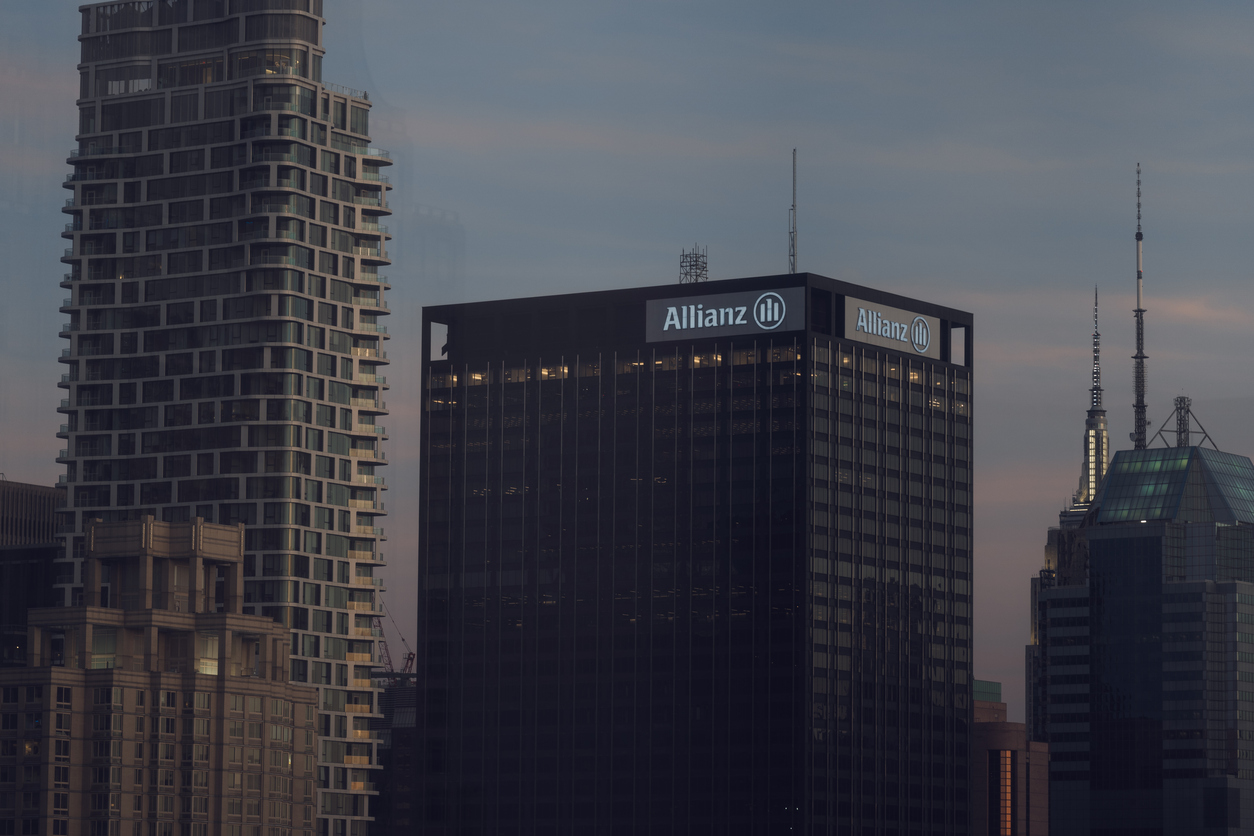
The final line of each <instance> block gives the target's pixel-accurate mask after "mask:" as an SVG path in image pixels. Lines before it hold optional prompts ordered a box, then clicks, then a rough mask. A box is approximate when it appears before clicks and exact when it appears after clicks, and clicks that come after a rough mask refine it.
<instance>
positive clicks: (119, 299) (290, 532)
mask: <svg viewBox="0 0 1254 836" xmlns="http://www.w3.org/2000/svg"><path fill="white" fill-rule="evenodd" d="M81 8H82V33H81V35H80V38H79V41H80V43H81V46H82V63H81V64H80V65H79V71H80V79H81V81H80V86H79V100H78V109H79V120H78V126H79V127H78V147H77V148H75V149H74V150H73V151H72V152H71V155H70V159H69V163H70V164H71V165H72V166H73V172H72V174H71V175H70V177H69V178H67V180H66V182H65V187H66V188H67V189H69V191H70V197H69V200H68V201H67V202H66V206H65V209H64V211H65V212H66V214H67V215H68V219H67V220H68V221H69V222H68V223H67V224H66V227H65V230H66V231H65V233H64V234H65V236H66V237H67V238H68V239H69V241H70V246H69V248H68V249H66V251H65V257H64V259H63V260H64V261H65V263H66V264H67V265H68V269H69V272H68V273H66V275H65V281H64V283H63V285H62V286H63V287H65V288H66V289H67V291H68V294H67V296H68V298H66V300H65V302H64V303H63V308H62V310H63V311H64V313H65V314H66V315H67V316H68V318H69V321H68V322H67V323H66V324H65V325H64V326H62V332H61V336H62V337H64V338H66V339H67V347H66V348H65V350H64V352H63V355H62V358H61V359H62V362H63V363H64V364H65V374H64V375H63V376H62V383H61V387H62V388H63V389H64V390H65V400H63V401H62V402H61V408H60V411H61V412H62V413H64V415H65V418H64V420H65V422H66V423H65V424H63V425H62V427H61V433H60V435H61V436H62V437H63V438H65V439H66V440H67V444H66V449H65V450H64V451H63V453H62V455H61V460H62V461H64V462H65V463H66V481H67V483H68V488H69V502H68V508H67V509H66V510H65V512H64V513H63V515H62V518H61V520H60V526H61V531H62V533H63V534H64V536H65V537H66V541H67V555H68V556H69V558H70V560H71V561H73V562H74V563H76V564H81V559H82V555H83V554H84V538H83V534H82V532H84V531H85V530H86V529H85V524H86V523H87V521H89V520H91V519H100V520H103V521H105V522H113V521H124V520H138V519H142V518H143V517H145V516H146V515H153V516H154V517H155V518H156V519H157V520H159V521H165V522H172V523H177V522H183V521H188V520H194V519H196V518H201V519H204V520H206V521H211V522H215V523H219V524H228V525H234V524H238V523H244V524H245V525H246V526H247V530H246V533H245V538H246V540H245V544H244V546H245V549H244V551H245V554H244V565H243V571H244V574H245V581H244V601H243V604H242V612H243V614H246V615H258V616H268V617H270V618H272V619H274V620H275V621H277V622H280V623H282V624H283V625H285V626H287V627H288V628H289V629H290V630H291V631H292V644H291V652H292V657H293V658H292V660H291V665H290V672H291V676H292V679H293V681H295V682H304V683H308V684H312V685H316V686H318V687H319V688H320V689H321V693H320V695H319V708H320V711H321V713H320V715H319V725H318V728H319V732H320V733H321V735H322V740H321V742H320V744H319V752H318V754H319V772H318V779H319V782H320V794H319V799H318V803H317V809H318V819H317V821H316V823H315V828H314V829H315V830H317V831H318V832H319V833H325V834H329V836H347V835H348V834H354V835H359V834H363V833H365V832H366V830H367V828H366V823H367V821H368V812H369V808H368V802H367V799H366V793H365V791H364V788H368V787H369V786H370V779H369V774H370V773H369V770H370V769H371V768H372V767H373V766H374V762H375V758H374V753H373V744H372V742H371V739H370V734H369V732H368V730H367V729H368V723H369V718H370V717H371V716H374V715H375V714H376V711H375V709H376V708H377V704H376V702H375V691H374V689H373V688H372V686H371V671H372V669H373V664H374V663H373V660H374V659H375V647H374V645H375V639H374V638H373V630H372V628H373V617H374V614H375V611H376V606H377V602H376V601H375V596H376V594H377V592H378V589H379V584H380V583H381V580H380V578H378V577H376V575H375V572H376V570H377V569H378V568H379V567H380V566H381V565H382V564H381V559H382V553H381V552H380V550H379V544H380V542H381V541H382V539H383V537H382V533H383V530H382V529H381V528H379V527H377V523H378V519H377V517H378V515H380V514H382V512H383V503H382V502H381V501H380V500H381V496H380V493H381V491H382V489H383V484H382V483H383V479H382V477H381V476H380V475H379V474H378V469H379V466H380V465H382V464H384V463H385V461H384V459H383V455H382V450H381V442H382V441H383V439H384V434H383V433H384V430H383V427H382V426H381V425H380V424H379V423H378V420H379V418H380V416H382V415H384V414H385V404H384V403H383V400H382V397H383V394H384V390H386V388H387V386H386V385H385V384H386V380H385V377H384V376H383V374H382V372H383V371H384V368H383V366H384V365H385V364H386V359H385V354H384V352H383V351H382V348H383V340H384V339H385V338H386V335H385V330H386V329H385V328H384V327H383V326H381V325H380V324H378V323H379V319H380V315H381V314H386V313H387V308H386V306H385V304H384V301H383V291H384V290H385V289H386V288H387V284H386V278H385V277H383V276H382V275H380V273H379V268H380V266H381V265H385V264H387V263H388V261H387V253H386V251H385V246H384V242H385V241H386V240H387V238H388V235H387V228H386V227H385V226H381V225H380V223H379V222H380V219H381V216H383V215H387V214H389V210H388V200H387V189H388V188H389V187H388V185H387V178H386V177H385V176H383V175H382V174H381V173H380V171H381V167H382V166H385V165H387V164H389V162H390V161H389V159H388V157H387V154H386V153H385V152H382V151H379V150H377V149H374V148H371V147H370V138H369V133H370V131H369V113H370V101H369V100H368V98H367V96H366V94H365V93H363V92H359V91H352V90H348V89H345V88H342V87H339V86H336V85H334V84H328V83H325V82H323V80H322V60H323V52H324V51H323V48H322V37H321V32H322V26H323V20H322V2H321V0H194V2H192V0H156V1H155V2H149V1H148V0H145V1H144V2H117V3H98V4H92V5H88V6H83V7H81ZM74 568H75V567H74V566H71V567H70V570H71V571H68V572H67V571H65V569H64V567H61V568H59V569H58V572H59V575H60V576H61V577H64V578H66V581H67V582H66V583H65V584H64V585H63V586H62V590H63V593H62V594H63V601H64V603H65V604H67V605H73V604H77V603H79V602H80V596H81V584H82V580H83V579H82V575H81V565H80V566H79V570H78V571H77V572H76V571H73V570H74ZM103 581H104V583H103V588H104V590H106V592H105V593H104V594H106V595H108V594H113V595H116V594H117V589H116V588H114V587H115V579H114V578H112V577H106V578H104V579H103Z"/></svg>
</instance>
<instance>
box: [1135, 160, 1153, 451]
mask: <svg viewBox="0 0 1254 836" xmlns="http://www.w3.org/2000/svg"><path fill="white" fill-rule="evenodd" d="M1143 239H1144V236H1143V235H1142V234H1141V164H1140V163H1137V164H1136V311H1135V312H1134V313H1135V314H1136V354H1134V355H1132V359H1133V360H1134V361H1135V366H1134V369H1135V371H1134V378H1135V379H1134V381H1133V382H1134V386H1135V390H1136V401H1135V402H1134V403H1133V405H1132V446H1133V448H1134V449H1137V450H1144V449H1145V447H1146V444H1145V430H1146V424H1148V423H1149V419H1148V418H1146V417H1145V360H1146V357H1145V300H1144V295H1143V287H1142V280H1143V278H1144V274H1143V273H1142V272H1141V267H1142V262H1141V241H1142V240H1143Z"/></svg>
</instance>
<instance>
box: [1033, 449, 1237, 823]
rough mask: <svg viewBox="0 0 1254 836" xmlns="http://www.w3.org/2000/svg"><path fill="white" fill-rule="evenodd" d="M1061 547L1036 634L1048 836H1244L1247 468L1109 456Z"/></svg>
mask: <svg viewBox="0 0 1254 836" xmlns="http://www.w3.org/2000/svg"><path fill="white" fill-rule="evenodd" d="M1071 534H1072V536H1070V537H1068V538H1066V539H1065V540H1061V541H1059V542H1060V546H1059V554H1058V564H1059V566H1060V567H1063V566H1066V567H1068V570H1067V576H1066V578H1065V579H1064V577H1063V574H1062V571H1061V568H1060V572H1059V578H1058V585H1057V586H1054V587H1052V588H1045V589H1042V590H1040V592H1039V595H1038V602H1037V612H1036V620H1037V623H1036V633H1037V636H1038V640H1039V646H1040V654H1041V658H1042V659H1043V660H1044V664H1042V665H1041V667H1040V668H1039V671H1038V674H1037V676H1038V680H1037V681H1036V682H1029V691H1030V692H1032V693H1037V694H1041V695H1042V699H1043V700H1044V702H1045V704H1044V705H1043V706H1042V707H1041V708H1042V709H1043V710H1042V711H1041V712H1040V719H1039V721H1038V722H1039V723H1040V724H1041V726H1043V728H1044V732H1045V734H1044V736H1045V738H1046V739H1047V740H1048V742H1049V744H1050V761H1051V763H1050V826H1051V832H1052V833H1057V834H1068V835H1069V836H1070V834H1090V833H1091V834H1103V836H1113V835H1114V834H1126V836H1133V834H1136V836H1140V834H1148V833H1153V834H1162V836H1172V835H1173V834H1181V836H1183V834H1197V833H1223V834H1228V833H1234V834H1235V833H1238V832H1240V833H1246V832H1249V827H1250V824H1251V823H1252V822H1254V686H1251V685H1250V684H1248V683H1249V682H1251V681H1254V464H1252V463H1251V462H1250V460H1249V459H1248V458H1246V457H1244V456H1237V455H1233V454H1231V453H1221V452H1219V451H1217V450H1210V449H1205V448H1202V447H1190V446H1184V447H1167V448H1147V449H1143V450H1124V451H1121V452H1119V453H1116V454H1115V458H1114V460H1113V461H1112V462H1111V465H1110V469H1109V471H1108V472H1107V475H1106V478H1105V481H1104V482H1103V483H1102V486H1101V488H1100V489H1099V491H1098V494H1097V496H1096V497H1095V499H1094V501H1093V502H1092V504H1091V505H1090V506H1089V508H1088V509H1087V511H1086V512H1085V514H1084V516H1083V519H1082V520H1081V522H1080V523H1079V524H1078V525H1077V526H1076V527H1075V528H1074V529H1072V531H1071Z"/></svg>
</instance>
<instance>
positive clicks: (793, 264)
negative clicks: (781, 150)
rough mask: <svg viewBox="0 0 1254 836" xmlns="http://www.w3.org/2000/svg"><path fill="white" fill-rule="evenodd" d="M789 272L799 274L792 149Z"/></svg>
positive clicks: (795, 151) (795, 164)
mask: <svg viewBox="0 0 1254 836" xmlns="http://www.w3.org/2000/svg"><path fill="white" fill-rule="evenodd" d="M788 272H789V273H796V272H797V149H796V148H794V149H792V208H791V209H789V210H788Z"/></svg>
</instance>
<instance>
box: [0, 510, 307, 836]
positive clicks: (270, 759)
mask: <svg viewBox="0 0 1254 836" xmlns="http://www.w3.org/2000/svg"><path fill="white" fill-rule="evenodd" d="M86 539H87V542H88V546H87V553H86V556H85V558H84V562H83V567H84V574H85V578H86V581H85V584H84V587H85V589H84V596H83V597H84V600H85V603H84V604H82V605H78V606H73V607H64V606H59V607H50V608H43V609H32V610H30V611H29V612H28V618H27V627H28V631H29V640H28V641H29V646H28V651H29V652H28V658H27V665H26V666H25V667H10V668H0V803H2V804H3V805H4V806H6V807H7V808H8V809H3V810H0V819H2V820H3V821H2V822H0V832H3V833H6V834H15V833H22V834H41V836H42V835H43V834H47V836H132V835H133V836H145V834H152V835H153V836H176V834H184V836H216V834H221V836H247V834H252V833H263V832H264V833H287V834H291V835H292V836H312V834H313V832H314V803H315V795H314V786H315V769H316V761H315V708H316V696H317V692H316V691H315V690H314V689H313V688H309V687H307V686H299V685H293V684H292V683H290V682H289V677H288V670H289V656H288V652H287V651H288V643H289V641H290V640H289V638H288V631H287V630H286V628H284V627H283V626H282V625H280V624H277V623H275V622H274V621H273V620H272V619H268V618H263V617H261V616H252V615H243V614H242V613H241V609H242V604H243V540H244V531H243V529H242V527H241V526H219V525H213V524H209V523H203V522H202V521H199V520H197V521H195V522H192V523H162V522H158V521H156V520H154V519H153V518H152V517H148V518H146V519H144V520H140V521H134V522H118V523H94V524H92V525H91V526H89V528H88V530H87V532H86ZM109 576H114V577H122V578H124V579H125V582H124V584H123V586H122V589H123V590H125V591H122V592H115V593H114V594H113V595H110V594H109V592H108V589H109V588H108V587H107V586H105V585H103V583H102V580H103V579H104V578H105V577H109Z"/></svg>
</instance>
